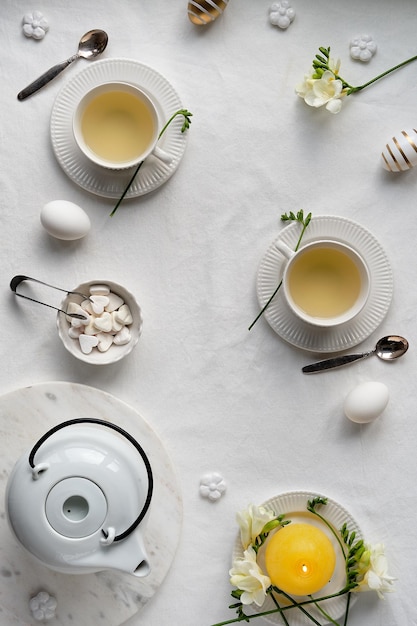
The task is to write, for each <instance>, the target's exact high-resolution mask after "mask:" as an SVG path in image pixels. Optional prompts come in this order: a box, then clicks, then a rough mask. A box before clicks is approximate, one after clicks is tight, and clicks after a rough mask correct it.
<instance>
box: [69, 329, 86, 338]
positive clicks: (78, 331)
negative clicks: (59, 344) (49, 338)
mask: <svg viewBox="0 0 417 626" xmlns="http://www.w3.org/2000/svg"><path fill="white" fill-rule="evenodd" d="M82 332H83V330H81V328H75V327H74V326H70V327H69V328H68V336H69V337H71V339H78V337H79V336H80V335H81V333H82Z"/></svg>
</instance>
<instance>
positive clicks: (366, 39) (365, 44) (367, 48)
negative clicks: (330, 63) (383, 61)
mask: <svg viewBox="0 0 417 626" xmlns="http://www.w3.org/2000/svg"><path fill="white" fill-rule="evenodd" d="M375 52H376V43H375V41H374V40H373V38H372V37H371V35H358V36H357V37H354V38H353V39H352V41H351V42H350V56H351V57H352V59H356V60H358V61H364V62H365V63H366V62H368V61H370V60H371V59H372V57H373V56H374V54H375Z"/></svg>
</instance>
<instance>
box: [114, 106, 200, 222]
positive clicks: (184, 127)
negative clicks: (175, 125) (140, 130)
mask: <svg viewBox="0 0 417 626" xmlns="http://www.w3.org/2000/svg"><path fill="white" fill-rule="evenodd" d="M177 115H182V116H183V117H184V122H183V125H182V127H181V132H182V133H184V132H185V131H186V130H187V129H188V128H190V124H191V119H190V117H191V116H192V113H190V112H189V111H187V109H180V110H179V111H175V113H174V114H173V115H171V117H170V118H169V120H168V121H167V122H166V124H165V126H163V128H162V130H161V131H160V133H159V135H158V141H159V140H160V139H161V137H162V135H163V134H164V132H165V131H166V130H167V128H168V126H169V125H170V124H171V122H172V121H173V120H174V119H175V118H176V117H177ZM143 164H144V161H141V162H140V163H139V165H138V166H137V167H136V169H135V171H134V173H133V176H132V177H131V179H130V180H129V182H128V183H127V185H126V188H125V190H124V191H123V193H122V195H121V196H120V198H119V200H118V201H117V204H116V206H115V207H114V209H113V211H112V212H111V213H110V217H113V215H114V214H115V213H116V211H117V209H118V208H119V206H120V205H121V203H122V201H123V200H124V198H125V196H126V194H127V192H128V191H129V189H130V186H131V185H132V183H133V181H134V180H135V178H136V175H137V173H138V172H139V170H140V168H141V167H142V165H143Z"/></svg>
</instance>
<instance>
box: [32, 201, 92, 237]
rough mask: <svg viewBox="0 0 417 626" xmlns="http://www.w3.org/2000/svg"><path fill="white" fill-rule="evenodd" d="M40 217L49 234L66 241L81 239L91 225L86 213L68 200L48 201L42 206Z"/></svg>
mask: <svg viewBox="0 0 417 626" xmlns="http://www.w3.org/2000/svg"><path fill="white" fill-rule="evenodd" d="M40 218H41V224H42V226H43V227H44V228H45V230H46V231H47V232H48V233H49V234H50V235H52V236H53V237H56V238H57V239H64V240H66V241H73V240H74V239H81V237H84V236H85V235H86V234H87V233H88V231H89V230H90V226H91V223H90V218H89V217H88V215H87V213H86V212H85V211H84V210H83V209H82V208H81V207H79V206H78V205H77V204H74V203H73V202H69V201H68V200H53V201H52V202H48V203H47V204H45V206H44V207H43V208H42V210H41V214H40Z"/></svg>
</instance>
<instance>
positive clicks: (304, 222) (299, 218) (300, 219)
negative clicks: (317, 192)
mask: <svg viewBox="0 0 417 626" xmlns="http://www.w3.org/2000/svg"><path fill="white" fill-rule="evenodd" d="M281 219H282V220H283V221H289V220H291V221H297V222H300V223H301V224H302V225H303V228H302V231H301V234H300V236H299V238H298V241H297V245H296V246H295V248H294V252H297V250H298V248H299V247H300V243H301V240H302V238H303V236H304V233H305V231H306V228H307V226H308V225H309V223H310V221H311V213H309V214H308V215H307V217H306V218H305V219H304V216H303V211H302V210H301V211H299V212H298V213H297V215H296V216H295V215H294V213H292V212H290V215H289V216H288V215H287V214H284V215H282V216H281ZM281 285H282V280H281V281H280V282H279V284H278V287H277V288H276V289H275V291H274V293H273V294H272V296H270V298H269V299H268V301H267V303H266V304H265V305H264V306H263V307H262V309H261V310H260V311H259V313H258V315H257V316H256V317H255V319H254V320H253V322H252V324H251V325H250V326H249V328H248V330H252V328H253V327H254V326H255V324H256V322H257V321H258V319H259V318H260V317H261V315H263V314H264V313H265V311H266V309H267V308H268V307H269V305H270V304H271V302H272V300H273V299H274V298H275V296H276V294H277V293H278V291H279V289H280V288H281Z"/></svg>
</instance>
